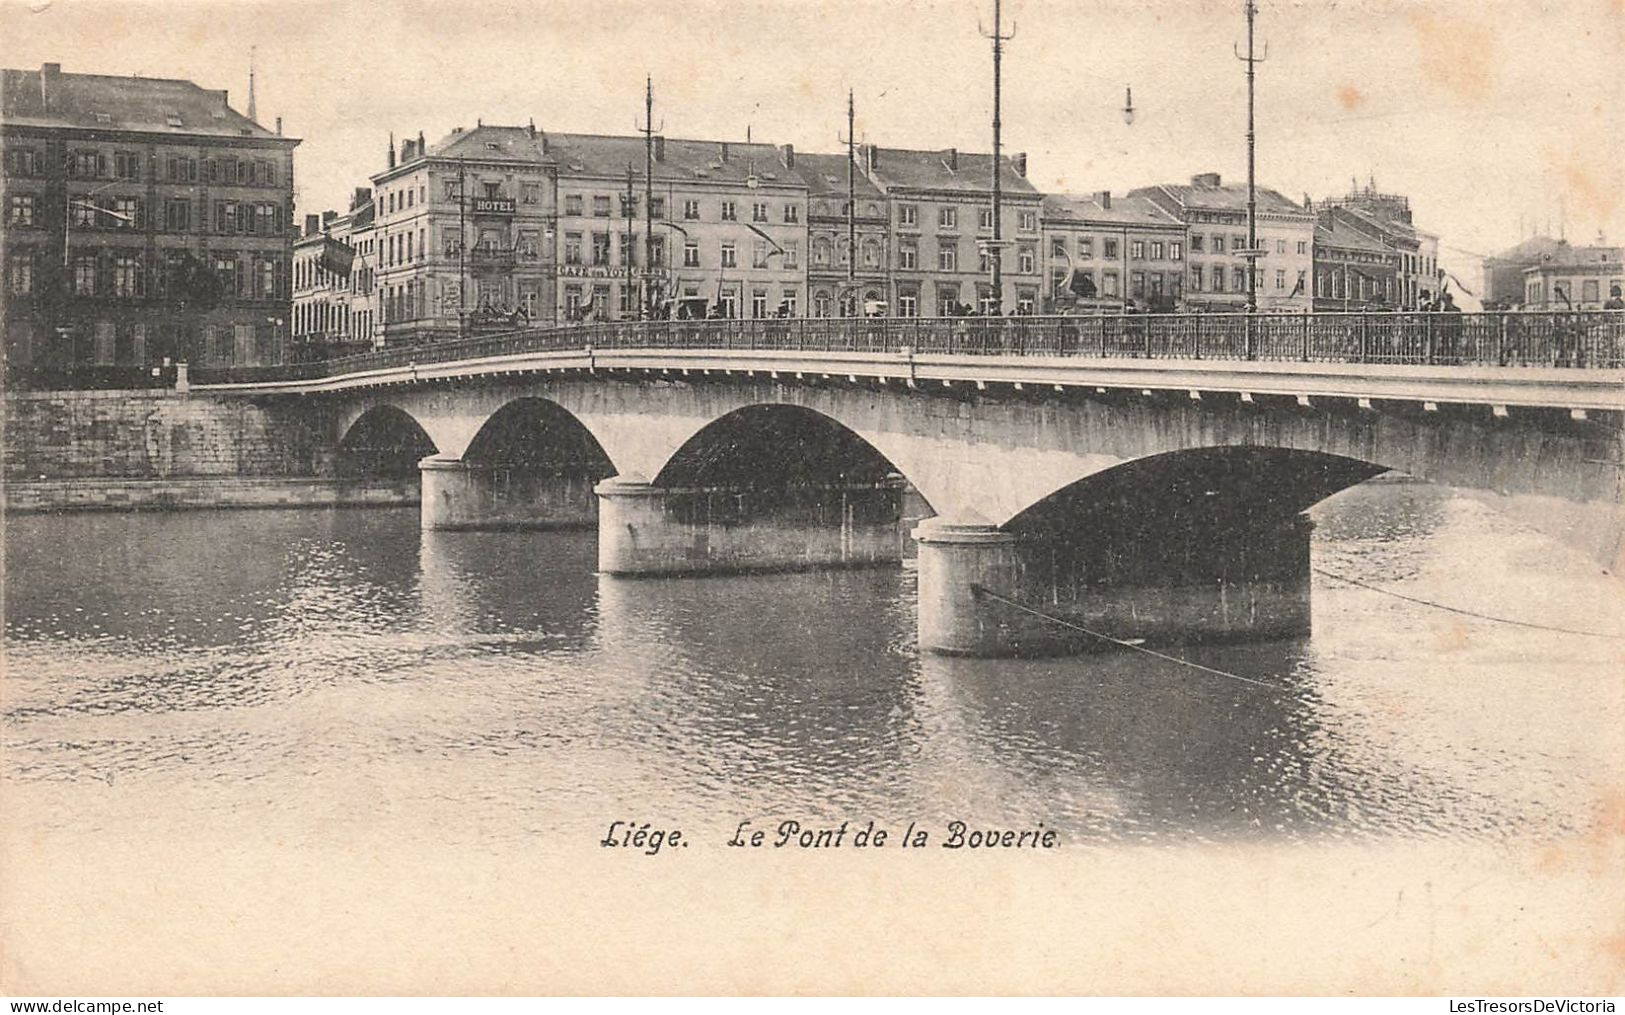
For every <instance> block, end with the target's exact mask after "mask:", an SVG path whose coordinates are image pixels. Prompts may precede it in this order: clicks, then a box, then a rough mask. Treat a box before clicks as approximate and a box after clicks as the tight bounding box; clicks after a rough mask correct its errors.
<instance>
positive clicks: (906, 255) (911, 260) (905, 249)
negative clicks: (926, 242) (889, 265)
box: [897, 243, 920, 271]
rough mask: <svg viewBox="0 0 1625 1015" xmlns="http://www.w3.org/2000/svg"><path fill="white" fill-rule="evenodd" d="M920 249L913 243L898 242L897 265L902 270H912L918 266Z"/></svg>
mask: <svg viewBox="0 0 1625 1015" xmlns="http://www.w3.org/2000/svg"><path fill="white" fill-rule="evenodd" d="M919 260H920V249H919V247H917V246H915V245H914V244H913V243H900V244H898V246H897V266H898V267H899V268H902V269H903V270H904V271H913V270H914V269H915V268H917V267H919Z"/></svg>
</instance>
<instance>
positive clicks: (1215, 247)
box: [1209, 233, 1224, 254]
mask: <svg viewBox="0 0 1625 1015" xmlns="http://www.w3.org/2000/svg"><path fill="white" fill-rule="evenodd" d="M1209 247H1210V249H1211V250H1212V251H1213V252H1214V253H1215V254H1222V253H1224V237H1223V236H1220V235H1219V234H1218V233H1214V234H1213V242H1212V243H1211V244H1209Z"/></svg>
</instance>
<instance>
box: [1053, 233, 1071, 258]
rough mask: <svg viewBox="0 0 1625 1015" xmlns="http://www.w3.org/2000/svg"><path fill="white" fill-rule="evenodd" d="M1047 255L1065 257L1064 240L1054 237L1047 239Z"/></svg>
mask: <svg viewBox="0 0 1625 1015" xmlns="http://www.w3.org/2000/svg"><path fill="white" fill-rule="evenodd" d="M1049 256H1051V257H1063V258H1064V257H1066V256H1067V254H1066V240H1064V239H1061V238H1060V237H1056V238H1054V239H1052V240H1050V241H1049Z"/></svg>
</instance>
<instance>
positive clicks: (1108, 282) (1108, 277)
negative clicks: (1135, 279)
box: [1100, 271, 1118, 296]
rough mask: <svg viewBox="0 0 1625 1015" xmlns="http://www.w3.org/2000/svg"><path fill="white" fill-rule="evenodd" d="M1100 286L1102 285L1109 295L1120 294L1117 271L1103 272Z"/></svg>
mask: <svg viewBox="0 0 1625 1015" xmlns="http://www.w3.org/2000/svg"><path fill="white" fill-rule="evenodd" d="M1100 286H1101V289H1103V290H1104V291H1105V293H1106V295H1107V296H1116V295H1118V292H1117V272H1115V271H1108V272H1104V273H1102V274H1101V276H1100Z"/></svg>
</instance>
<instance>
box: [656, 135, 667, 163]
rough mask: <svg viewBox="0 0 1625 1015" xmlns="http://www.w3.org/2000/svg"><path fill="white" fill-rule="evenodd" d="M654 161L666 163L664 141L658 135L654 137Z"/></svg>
mask: <svg viewBox="0 0 1625 1015" xmlns="http://www.w3.org/2000/svg"><path fill="white" fill-rule="evenodd" d="M655 161H656V162H664V161H666V139H665V138H664V137H663V136H661V135H659V134H656V135H655Z"/></svg>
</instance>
